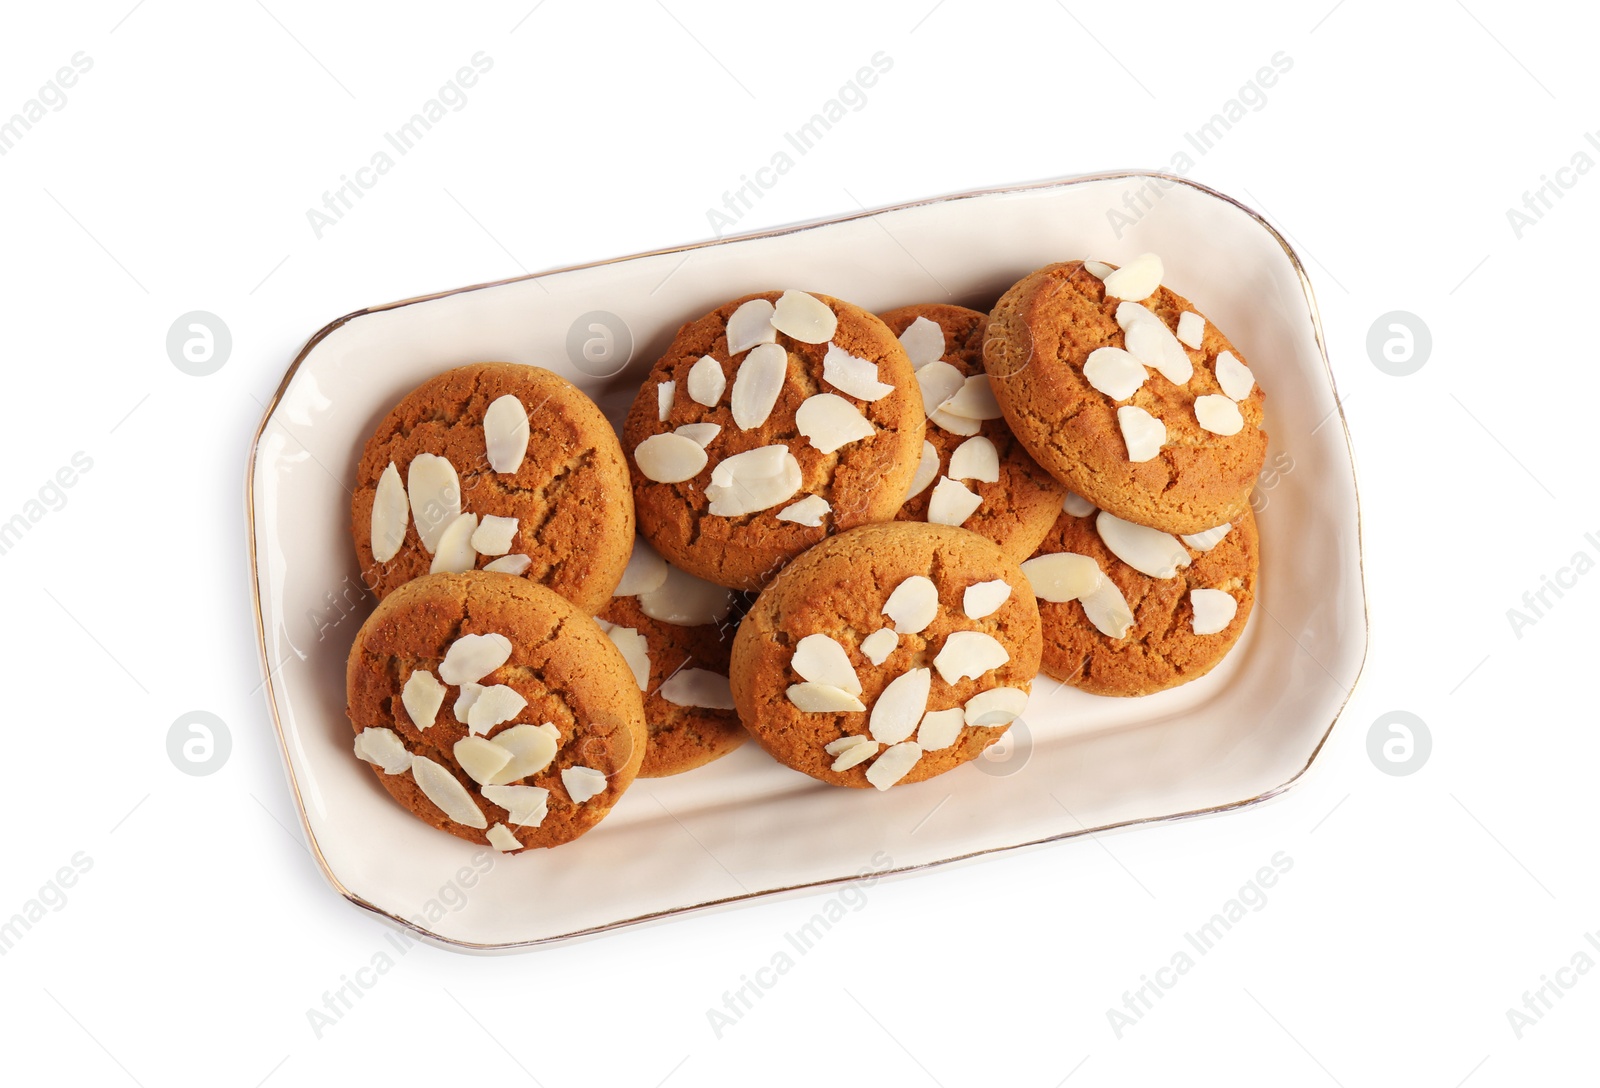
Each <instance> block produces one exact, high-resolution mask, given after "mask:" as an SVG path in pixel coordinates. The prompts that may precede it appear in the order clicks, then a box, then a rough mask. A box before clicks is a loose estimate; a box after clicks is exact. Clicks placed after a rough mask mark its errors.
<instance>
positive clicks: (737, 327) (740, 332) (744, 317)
mask: <svg viewBox="0 0 1600 1088" xmlns="http://www.w3.org/2000/svg"><path fill="white" fill-rule="evenodd" d="M772 309H773V307H772V303H770V302H768V301H767V300H766V299H764V298H753V299H751V300H750V301H749V302H746V303H743V304H741V305H740V306H739V308H738V309H737V310H735V311H733V313H731V314H729V315H728V354H729V355H737V354H739V353H740V352H741V351H745V350H747V349H749V348H753V347H755V346H756V345H757V344H770V343H772V342H773V341H774V340H776V339H777V337H778V330H777V329H775V328H773V327H772Z"/></svg>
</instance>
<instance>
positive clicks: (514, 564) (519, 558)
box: [483, 554, 533, 574]
mask: <svg viewBox="0 0 1600 1088" xmlns="http://www.w3.org/2000/svg"><path fill="white" fill-rule="evenodd" d="M531 566H533V560H532V559H529V558H528V557H527V556H526V555H521V554H518V555H507V556H504V557H503V558H500V559H496V560H495V561H494V562H493V563H485V564H484V566H483V569H484V570H492V571H495V572H496V573H498V574H522V573H523V572H525V571H526V570H527V569H528V568H529V567H531Z"/></svg>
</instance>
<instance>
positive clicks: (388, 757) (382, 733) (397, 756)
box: [356, 727, 411, 774]
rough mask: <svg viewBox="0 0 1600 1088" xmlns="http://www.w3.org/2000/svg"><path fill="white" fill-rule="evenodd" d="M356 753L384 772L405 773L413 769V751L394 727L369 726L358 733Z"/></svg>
mask: <svg viewBox="0 0 1600 1088" xmlns="http://www.w3.org/2000/svg"><path fill="white" fill-rule="evenodd" d="M356 755H358V756H360V757H361V758H362V759H364V760H366V761H367V762H368V763H371V764H372V765H373V766H375V767H377V768H378V769H379V770H381V771H383V773H384V774H405V773H406V772H407V771H409V770H410V769H411V753H410V752H408V751H406V746H405V742H404V741H402V740H401V739H400V734H398V733H396V732H395V731H394V730H393V729H378V728H373V727H368V728H366V729H363V730H362V731H361V732H359V733H357V734H356Z"/></svg>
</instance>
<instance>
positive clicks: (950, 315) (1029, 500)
mask: <svg viewBox="0 0 1600 1088" xmlns="http://www.w3.org/2000/svg"><path fill="white" fill-rule="evenodd" d="M880 316H881V317H882V318H883V322H884V324H886V325H888V326H889V328H890V329H891V330H892V331H893V332H894V334H895V335H896V336H898V337H900V344H901V346H902V347H904V348H905V349H906V354H907V355H908V356H910V358H911V365H912V367H913V368H915V369H916V371H917V377H918V379H919V385H920V384H926V385H927V386H928V387H929V389H930V393H929V397H928V398H926V399H925V402H924V408H925V409H927V408H931V409H932V410H931V412H930V416H931V418H930V419H929V422H928V432H927V437H926V439H925V440H924V441H923V443H922V457H921V459H920V460H919V461H918V462H917V472H916V475H915V477H913V479H912V481H911V491H910V494H909V495H908V496H907V497H906V503H905V505H904V506H902V507H901V508H900V513H899V514H898V515H896V518H897V520H899V521H932V522H935V523H937V524H941V525H959V526H961V527H962V528H964V529H971V530H972V531H973V532H975V533H977V534H979V535H980V536H986V537H988V538H989V539H990V540H992V541H994V542H995V543H996V544H998V545H1000V550H1001V551H1003V552H1005V553H1006V555H1007V556H1009V557H1010V558H1011V559H1012V560H1014V561H1016V562H1019V563H1020V562H1021V561H1022V560H1024V559H1026V558H1027V557H1028V556H1030V555H1032V554H1033V550H1034V549H1035V548H1037V547H1038V546H1039V542H1040V541H1041V540H1043V539H1044V535H1045V534H1046V533H1048V532H1049V531H1050V526H1051V525H1053V524H1055V520H1056V514H1057V512H1058V511H1060V509H1061V499H1062V498H1063V497H1064V496H1065V495H1066V493H1067V489H1066V486H1065V485H1064V484H1062V483H1061V482H1060V481H1058V480H1057V479H1056V478H1055V477H1054V476H1051V475H1050V474H1049V473H1048V472H1046V471H1045V470H1044V469H1042V468H1040V467H1039V465H1038V463H1037V462H1036V461H1034V459H1033V458H1032V457H1030V456H1028V451H1027V450H1025V449H1023V448H1022V445H1021V443H1019V442H1018V441H1017V440H1016V437H1015V436H1014V435H1013V434H1012V433H1011V428H1010V427H1009V426H1007V425H1006V421H1005V420H1004V419H1003V418H999V417H998V416H997V417H996V418H993V419H982V420H977V419H968V418H965V417H961V416H953V415H950V414H949V413H947V412H945V411H943V410H941V409H940V407H939V405H938V404H929V403H927V401H929V400H932V399H933V398H934V397H938V396H940V394H941V393H943V392H944V391H945V390H946V389H949V390H950V391H951V393H952V395H953V394H954V393H955V391H956V390H957V389H958V388H959V389H964V388H965V385H966V379H968V378H970V377H974V376H982V375H983V373H984V370H983V341H984V335H985V330H986V329H987V328H988V325H989V315H988V314H984V313H979V312H978V311H977V310H968V309H966V308H965V307H962V306H949V305H946V304H944V303H939V302H935V303H928V304H925V305H920V306H902V307H900V308H899V309H898V310H890V311H889V312H888V313H886V314H882V315H880ZM933 363H943V364H944V365H943V366H936V367H934V368H933V369H931V370H929V369H927V367H928V366H929V365H930V364H933ZM924 379H925V380H924ZM957 379H959V380H960V382H961V384H960V386H959V387H958V386H957V385H956V381H957ZM957 451H959V452H957ZM930 508H931V510H932V515H931V516H930V513H929V511H930Z"/></svg>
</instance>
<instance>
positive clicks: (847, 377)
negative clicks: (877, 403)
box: [822, 344, 894, 401]
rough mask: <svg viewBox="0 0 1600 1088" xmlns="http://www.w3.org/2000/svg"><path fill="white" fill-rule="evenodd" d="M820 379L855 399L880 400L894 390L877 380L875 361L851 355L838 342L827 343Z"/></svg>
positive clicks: (892, 387)
mask: <svg viewBox="0 0 1600 1088" xmlns="http://www.w3.org/2000/svg"><path fill="white" fill-rule="evenodd" d="M822 380H823V381H825V382H827V383H828V384H830V385H832V386H833V387H834V388H835V389H837V390H839V392H841V393H848V394H849V395H850V396H852V397H855V398H856V399H857V400H866V401H873V400H881V399H882V398H884V397H887V396H888V395H889V394H890V393H893V392H894V386H892V385H890V384H888V383H887V382H882V381H879V380H878V364H877V363H875V362H873V361H872V360H871V359H862V358H860V357H859V356H856V355H851V354H850V353H849V352H848V351H845V350H844V349H843V348H841V347H840V346H839V345H838V344H829V345H828V351H827V354H826V355H824V356H823V357H822Z"/></svg>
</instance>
